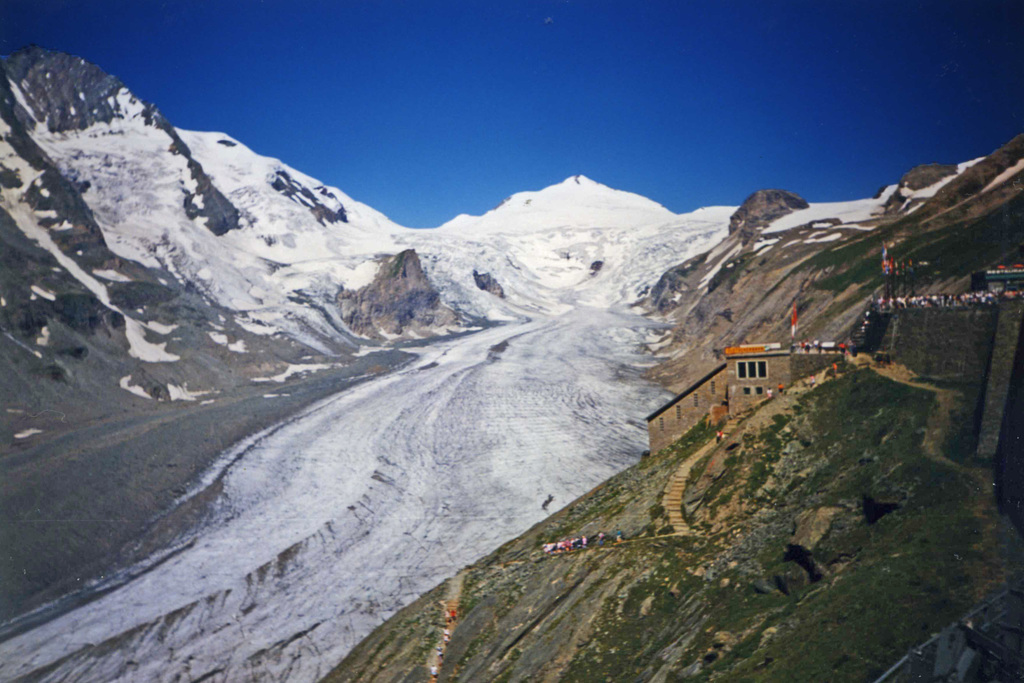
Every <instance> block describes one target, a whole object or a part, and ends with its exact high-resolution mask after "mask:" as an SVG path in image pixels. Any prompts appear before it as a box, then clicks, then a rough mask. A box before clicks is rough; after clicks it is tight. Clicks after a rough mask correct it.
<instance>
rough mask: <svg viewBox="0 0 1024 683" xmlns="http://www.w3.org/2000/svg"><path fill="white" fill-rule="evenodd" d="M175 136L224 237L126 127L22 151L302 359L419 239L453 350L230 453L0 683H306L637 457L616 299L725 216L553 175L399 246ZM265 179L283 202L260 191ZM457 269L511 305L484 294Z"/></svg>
mask: <svg viewBox="0 0 1024 683" xmlns="http://www.w3.org/2000/svg"><path fill="white" fill-rule="evenodd" d="M177 133H178V134H179V135H180V137H181V139H182V140H183V141H185V143H187V145H188V147H189V148H190V149H191V151H192V154H193V156H194V158H195V159H196V160H197V161H198V162H199V163H201V164H202V167H203V168H204V169H205V172H206V173H208V174H209V176H210V178H212V180H213V182H214V183H215V184H216V186H217V188H219V190H220V191H221V192H222V193H223V194H224V195H225V196H226V197H227V198H228V199H229V200H230V201H231V202H232V204H233V205H234V206H235V207H237V209H238V210H239V213H240V216H241V219H240V224H241V227H240V228H239V229H236V230H231V231H229V232H227V233H226V234H222V235H215V234H213V233H212V232H210V231H209V230H206V229H205V226H204V225H203V221H205V219H204V218H201V217H200V218H192V217H189V216H188V215H187V213H186V211H185V210H184V207H183V206H182V199H181V198H182V197H183V196H191V195H190V194H189V193H190V192H193V191H194V188H193V187H192V186H191V185H190V183H191V182H192V181H191V177H190V175H189V173H188V170H187V168H186V166H185V165H184V164H183V162H182V161H181V159H180V158H175V157H174V156H173V155H170V154H168V153H167V149H166V147H167V139H166V135H165V133H164V132H161V131H159V130H156V129H153V128H151V127H148V126H146V125H145V124H144V122H143V121H141V120H140V119H139V116H138V115H133V116H132V117H129V118H123V119H115V120H113V121H111V122H108V123H97V124H94V125H92V126H90V127H89V128H86V129H84V130H82V131H72V132H61V133H51V132H48V131H46V130H45V129H42V128H40V129H39V130H37V131H36V132H35V134H34V137H35V139H36V140H37V141H38V142H39V144H40V145H41V146H42V147H43V148H44V149H45V151H46V153H47V154H48V155H49V156H50V157H51V158H52V159H54V160H55V162H56V163H57V164H58V166H59V167H60V168H61V172H62V173H63V174H64V175H65V176H67V177H69V178H74V179H76V180H78V181H82V182H86V181H87V182H88V188H89V189H88V190H87V191H84V193H83V197H84V199H85V200H86V201H87V203H88V204H89V206H90V208H91V209H92V211H93V212H94V213H95V216H96V218H97V222H98V223H99V225H100V227H101V228H102V230H103V234H104V237H105V239H106V241H107V243H108V244H109V245H110V248H111V249H112V250H113V251H114V252H115V253H116V254H117V255H119V256H121V257H122V258H125V259H129V260H134V261H137V262H139V263H142V264H144V265H147V266H151V267H154V268H161V269H163V270H164V271H165V272H166V273H168V274H169V276H171V277H175V278H178V279H179V280H181V281H183V282H188V283H190V284H192V285H193V286H196V287H197V288H198V289H199V291H201V292H202V293H203V295H204V296H206V297H208V298H209V299H210V300H212V301H215V302H217V303H219V304H220V305H222V306H224V307H225V308H226V309H230V310H232V311H234V312H235V315H236V322H239V324H242V325H243V326H245V324H249V325H255V324H256V323H259V324H260V325H261V327H262V328H264V329H265V330H266V331H268V332H271V333H281V334H286V335H290V336H292V337H293V338H296V339H300V340H302V341H303V342H304V343H307V344H308V345H309V346H311V347H313V348H317V347H318V345H320V340H322V339H325V338H328V337H330V336H331V335H335V336H336V335H338V333H339V330H338V327H337V320H333V321H332V320H325V319H324V318H323V315H324V313H323V311H325V310H329V309H330V308H331V306H333V305H334V297H335V296H336V294H337V288H338V286H339V285H343V286H345V287H358V286H360V285H361V284H364V283H366V282H367V281H368V280H369V279H371V278H372V277H373V274H374V272H375V270H374V268H375V266H373V263H374V261H375V259H378V258H379V257H380V256H381V255H386V254H393V253H396V252H398V251H400V250H403V249H407V248H414V249H416V251H417V253H418V254H419V255H420V258H421V260H422V262H423V267H424V271H425V272H426V274H427V276H428V278H429V279H430V281H431V283H432V284H433V285H434V286H435V287H436V288H437V290H438V291H439V292H440V293H441V296H442V298H443V300H444V302H445V303H446V304H447V305H449V306H451V307H453V308H454V309H456V310H457V311H459V312H460V313H461V314H462V315H463V316H464V324H463V325H462V326H461V328H460V330H461V331H462V332H468V334H463V335H461V336H458V337H454V338H442V339H440V340H434V341H426V342H420V343H419V345H418V346H414V347H407V350H409V351H410V352H412V353H413V354H415V356H416V359H417V360H416V361H415V362H412V363H411V364H409V365H408V366H406V367H404V368H402V369H400V370H397V371H395V372H392V373H391V374H388V375H385V376H380V377H375V378H373V379H370V380H368V381H366V382H364V383H363V384H360V385H358V386H355V387H353V388H350V389H348V390H345V391H343V392H341V393H339V394H337V395H335V396H332V397H330V398H329V399H326V400H323V401H321V402H319V403H318V404H316V405H313V406H311V407H309V408H307V409H306V410H304V411H302V412H301V413H300V414H298V415H297V416H295V417H293V418H291V419H289V420H288V421H286V422H285V423H282V424H279V425H273V426H270V427H268V428H267V429H266V430H264V431H263V432H261V433H259V434H256V435H253V436H252V437H251V438H249V439H247V440H245V441H244V442H243V443H240V444H237V445H236V446H235V447H234V448H233V449H231V450H229V451H228V452H226V453H224V454H223V456H222V457H221V459H220V460H219V462H218V465H217V466H216V467H215V469H214V470H213V471H211V472H207V473H206V474H205V476H204V480H205V481H207V482H211V481H216V482H218V485H219V486H221V487H222V489H221V494H220V496H219V497H218V498H217V502H216V503H215V504H214V506H213V508H212V509H211V510H210V514H209V515H208V516H207V517H206V519H205V520H204V521H203V522H202V523H201V524H200V525H199V526H198V527H196V528H193V529H191V530H189V531H188V532H187V533H186V535H185V536H184V537H183V538H181V539H180V540H179V542H178V543H177V544H176V546H175V547H174V548H173V549H172V550H171V551H170V552H164V553H162V554H160V555H156V556H153V557H151V558H150V559H149V560H147V561H146V562H144V563H143V564H142V565H141V566H138V567H134V568H132V569H131V571H130V572H126V573H123V574H120V575H118V576H115V577H108V578H107V579H106V580H105V582H103V583H100V584H99V585H96V586H94V587H93V589H94V593H93V595H94V599H92V600H91V601H90V602H87V603H85V604H83V605H80V606H78V607H76V608H74V609H71V610H70V611H67V612H65V613H63V614H62V615H60V616H58V617H56V618H54V619H52V620H50V621H47V622H45V623H43V624H41V625H39V626H37V627H35V628H33V629H32V630H28V631H26V632H23V633H21V634H19V635H16V636H14V637H12V638H10V639H8V640H6V641H4V642H2V643H0V679H4V680H8V679H14V678H18V677H20V676H25V675H30V676H31V677H32V678H33V679H34V680H44V681H67V680H76V681H77V680H83V681H137V680H147V681H149V680H152V681H172V680H183V679H184V680H189V679H195V678H200V677H204V676H205V677H206V679H205V680H211V681H233V680H267V681H300V682H301V681H311V680H315V679H316V678H317V677H319V676H321V675H323V674H325V673H326V672H327V671H328V670H329V669H330V668H332V667H333V666H334V665H335V664H336V663H337V662H338V661H340V659H341V658H342V657H343V656H344V655H345V653H346V652H348V651H349V650H350V649H351V647H352V646H354V645H355V644H356V643H357V642H358V641H359V640H360V639H361V638H362V637H363V636H365V635H366V634H367V633H369V631H370V630H372V629H373V628H374V627H375V626H377V625H378V624H380V623H381V622H382V621H383V620H384V619H385V618H387V617H388V616H389V615H391V614H393V613H394V612H395V611H397V610H398V609H400V608H401V607H402V606H403V605H405V604H408V603H409V602H411V601H412V600H413V599H415V598H416V597H418V596H419V595H421V594H422V593H423V592H424V591H426V590H428V589H430V588H431V587H433V586H434V585H436V584H437V583H438V582H439V581H441V580H443V579H444V578H445V577H447V576H450V575H451V574H453V573H455V572H456V571H458V570H459V569H460V568H461V567H463V566H464V565H466V564H468V563H470V562H472V561H474V560H476V559H477V558H479V557H481V556H482V555H484V554H486V553H487V552H489V551H491V550H493V549H494V548H495V547H497V546H498V545H500V544H501V543H502V542H504V541H506V540H508V539H510V538H512V537H515V536H516V535H518V534H519V533H521V532H522V531H524V530H525V529H527V528H528V527H529V526H531V525H533V524H534V523H536V522H538V521H539V520H541V519H542V518H543V517H545V516H546V515H547V514H548V510H546V509H544V508H543V507H542V505H543V503H544V502H545V501H546V500H547V499H548V498H549V497H552V503H553V504H552V505H551V506H550V510H554V509H557V508H559V507H561V506H562V505H565V504H567V503H569V502H570V501H571V500H572V499H574V498H575V497H577V496H579V495H580V494H582V493H584V492H586V491H587V490H589V489H591V488H592V487H594V486H595V485H597V484H598V483H600V482H602V481H603V480H605V479H606V478H608V477H609V476H610V475H612V474H614V473H615V472H618V471H621V470H622V469H623V468H625V467H626V466H628V465H630V464H632V463H633V462H635V461H636V460H637V458H638V457H639V454H640V452H641V450H643V449H644V448H645V446H646V441H647V439H646V430H645V425H644V424H643V419H642V416H643V415H644V414H646V413H647V412H648V411H649V409H650V408H651V407H652V406H654V405H657V404H658V403H659V402H660V401H662V400H664V399H665V398H666V397H667V392H665V391H664V390H663V389H661V388H659V387H656V386H654V385H653V384H651V383H649V382H648V381H646V380H644V379H643V376H642V371H643V370H644V369H645V368H646V367H649V365H650V364H651V363H652V362H653V359H652V358H651V357H650V356H649V355H647V354H646V353H645V352H644V348H645V347H644V343H645V341H647V340H649V339H650V337H651V334H650V333H651V330H652V328H659V327H660V323H658V322H656V321H652V320H649V319H647V318H644V317H642V316H641V315H640V314H639V312H638V311H636V310H634V309H632V308H631V307H630V304H631V303H633V302H635V301H636V300H637V299H638V298H639V297H640V296H642V294H643V292H644V291H645V289H646V288H648V287H650V286H651V285H653V283H654V282H655V281H656V280H657V278H658V277H659V276H660V274H661V273H662V272H664V271H665V270H666V269H668V268H669V267H671V266H673V265H675V264H678V263H679V262H681V261H684V260H686V259H687V258H689V257H690V256H693V255H695V254H697V253H700V252H701V251H705V250H707V249H708V248H710V247H711V246H713V245H714V244H715V243H717V242H718V241H720V240H721V239H722V238H723V237H724V236H725V234H726V232H727V226H728V219H729V216H730V215H731V214H732V212H733V211H734V210H735V207H709V208H705V209H700V210H698V211H695V212H693V213H690V214H674V213H672V212H670V211H669V210H667V209H665V208H664V207H662V206H660V205H658V204H657V203H655V202H653V201H651V200H648V199H646V198H643V197H640V196H638V195H634V194H631V193H628V192H621V191H618V190H613V189H611V188H608V187H606V186H604V185H602V184H600V183H597V182H595V181H592V180H590V179H588V178H585V177H583V176H573V177H570V178H568V179H566V180H565V181H564V182H562V183H559V184H557V185H554V186H551V187H548V188H545V189H542V190H538V191H532V192H523V193H518V194H515V195H513V196H512V197H510V198H509V199H508V200H506V201H505V202H503V203H502V204H501V205H500V206H498V207H496V208H495V209H493V210H492V211H490V212H488V213H486V214H484V215H483V216H459V217H458V218H456V219H454V220H452V221H450V222H449V223H447V224H445V225H443V226H441V227H439V228H436V229H431V230H412V229H408V228H404V227H402V226H398V225H396V224H394V223H392V222H391V221H389V220H388V219H387V218H386V217H385V216H383V215H382V214H380V213H378V212H376V211H374V210H373V209H371V208H370V207H368V206H365V205H363V204H360V203H359V202H357V201H355V200H353V199H351V198H350V197H348V196H347V195H345V194H344V193H342V192H341V191H340V190H337V189H336V188H330V187H326V186H324V185H322V184H321V183H319V182H318V181H316V180H315V179H312V178H310V177H308V176H305V175H304V174H302V173H300V172H299V171H296V170H295V169H292V168H290V167H288V166H287V165H285V164H283V163H282V162H280V161H278V160H276V159H269V158H266V157H262V156H260V155H258V154H256V153H255V152H253V151H252V150H250V149H248V148H247V147H245V146H244V145H242V144H241V143H239V142H237V141H235V140H233V139H231V138H230V137H228V136H226V135H223V134H221V133H198V132H188V131H177ZM279 178H287V181H288V183H290V184H291V185H290V186H289V187H291V188H299V189H298V190H296V194H294V195H293V196H291V197H289V196H285V195H284V194H282V193H281V192H280V191H279V190H277V189H275V188H274V187H273V185H274V183H275V182H276V180H277V179H279ZM304 193H308V195H312V196H315V197H316V198H317V201H318V202H321V206H325V207H327V208H326V209H324V210H329V211H334V212H337V213H338V215H341V213H344V215H345V219H346V220H344V221H337V222H320V221H319V220H318V219H317V218H316V213H315V212H311V211H310V208H311V207H310V206H309V205H308V204H305V205H304V204H303V203H302V202H301V201H296V200H295V197H300V198H301V197H303V196H307V195H306V194H304ZM6 201H8V203H9V204H11V205H12V206H15V205H18V202H19V201H20V200H19V199H18V198H17V197H13V196H12V197H11V198H8V199H7V200H6ZM16 215H17V214H16ZM26 221H27V219H26ZM22 222H25V221H22ZM20 224H21V223H19V225H20ZM26 226H27V227H23V229H25V230H28V229H29V227H31V226H28V224H27V223H26ZM598 262H600V264H601V266H600V267H595V264H596V263H598ZM474 270H477V271H480V272H487V273H489V274H490V275H491V276H492V277H494V278H495V279H496V280H497V281H498V282H499V283H500V284H501V286H502V287H503V289H504V291H505V293H506V297H505V298H498V297H495V296H494V295H492V294H490V293H489V292H486V291H483V290H480V289H479V288H478V287H477V286H476V284H475V282H474V279H473V275H472V273H473V271H474ZM75 274H76V277H78V278H79V279H80V280H83V281H86V282H87V283H89V284H92V283H95V282H96V281H95V280H94V278H92V276H88V275H86V274H85V273H77V272H76V273H75ZM96 275H97V276H99V277H102V276H103V275H102V274H101V273H97V274H96ZM101 287H102V285H101ZM298 294H301V295H303V297H296V296H295V295H298ZM303 301H312V302H316V303H318V304H320V307H319V309H318V310H314V308H312V307H310V306H309V305H307V304H306V303H303ZM140 325H141V323H140ZM478 328H479V329H478ZM247 329H248V328H247ZM452 331H459V330H452ZM439 332H444V330H440V331H439ZM217 334H218V335H220V337H217V338H213V339H214V341H216V342H217V343H220V341H218V339H220V338H221V337H223V335H222V334H220V332H217ZM211 338H212V337H211ZM224 341H228V340H227V339H226V338H224ZM346 341H347V342H349V343H353V344H364V346H363V347H362V349H361V350H360V351H359V352H358V353H359V354H362V353H364V352H366V351H368V350H370V349H372V348H374V347H373V346H372V345H366V344H368V343H367V342H364V341H362V340H356V339H352V338H348V339H347V340H346ZM232 350H234V351H236V352H237V353H245V352H246V351H245V346H244V344H243V345H241V346H239V347H237V348H236V349H232ZM150 360H153V361H156V360H160V361H168V362H172V361H170V359H168V358H164V357H159V358H156V357H154V358H152V359H150ZM121 379H122V381H123V382H124V383H125V384H127V385H129V386H130V382H131V376H127V377H122V378H121ZM270 379H276V378H270ZM182 391H184V392H186V393H187V390H184V389H183V390H182ZM277 391H278V388H277V386H275V388H274V391H273V392H270V393H268V394H267V395H266V400H274V396H275V395H276V393H275V392H277ZM280 391H287V386H286V385H283V388H281V389H280ZM182 395H185V394H184V393H183V394H182ZM197 395H198V394H197Z"/></svg>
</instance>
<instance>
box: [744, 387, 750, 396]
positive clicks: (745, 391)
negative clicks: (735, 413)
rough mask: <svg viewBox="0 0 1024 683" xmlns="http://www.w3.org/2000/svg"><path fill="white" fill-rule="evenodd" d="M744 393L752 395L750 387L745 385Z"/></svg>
mask: <svg viewBox="0 0 1024 683" xmlns="http://www.w3.org/2000/svg"><path fill="white" fill-rule="evenodd" d="M743 393H744V394H746V395H747V396H750V387H743Z"/></svg>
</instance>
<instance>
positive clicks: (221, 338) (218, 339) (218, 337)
mask: <svg viewBox="0 0 1024 683" xmlns="http://www.w3.org/2000/svg"><path fill="white" fill-rule="evenodd" d="M206 334H207V335H209V337H210V339H212V340H213V341H214V343H215V344H220V345H221V346H227V344H228V335H226V334H221V333H220V332H207V333H206Z"/></svg>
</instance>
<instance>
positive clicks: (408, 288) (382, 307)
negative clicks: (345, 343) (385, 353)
mask: <svg viewBox="0 0 1024 683" xmlns="http://www.w3.org/2000/svg"><path fill="white" fill-rule="evenodd" d="M338 304H339V305H340V306H341V317H342V320H344V321H345V324H346V325H348V326H349V328H350V329H351V330H352V331H353V332H355V333H356V334H359V335H362V336H365V337H373V338H379V337H382V336H387V335H391V336H394V335H401V334H404V333H407V332H413V333H421V332H426V333H431V332H434V331H436V330H438V329H439V328H444V327H447V326H449V325H454V324H455V323H457V322H458V317H457V316H456V315H455V312H454V311H452V310H451V309H450V308H448V307H447V306H445V305H444V304H443V303H441V296H440V295H439V294H438V293H437V290H436V289H434V287H433V285H431V284H430V281H429V280H427V276H426V275H425V274H424V272H423V266H422V265H421V264H420V258H419V255H417V254H416V250H415V249H406V250H405V251H403V252H401V253H399V254H396V255H395V256H392V257H390V258H388V259H385V260H384V261H383V262H381V264H380V269H379V270H378V271H377V275H376V277H374V279H373V282H371V283H370V284H368V285H366V286H365V287H362V288H361V289H358V290H354V291H352V290H342V291H341V292H340V293H339V294H338Z"/></svg>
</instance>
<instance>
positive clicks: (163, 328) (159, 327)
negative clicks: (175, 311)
mask: <svg viewBox="0 0 1024 683" xmlns="http://www.w3.org/2000/svg"><path fill="white" fill-rule="evenodd" d="M145 325H146V327H148V328H149V329H151V330H153V331H154V332H156V333H157V334H170V333H171V332H174V331H175V330H176V329H178V327H180V326H179V325H165V324H163V323H158V322H148V323H145Z"/></svg>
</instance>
